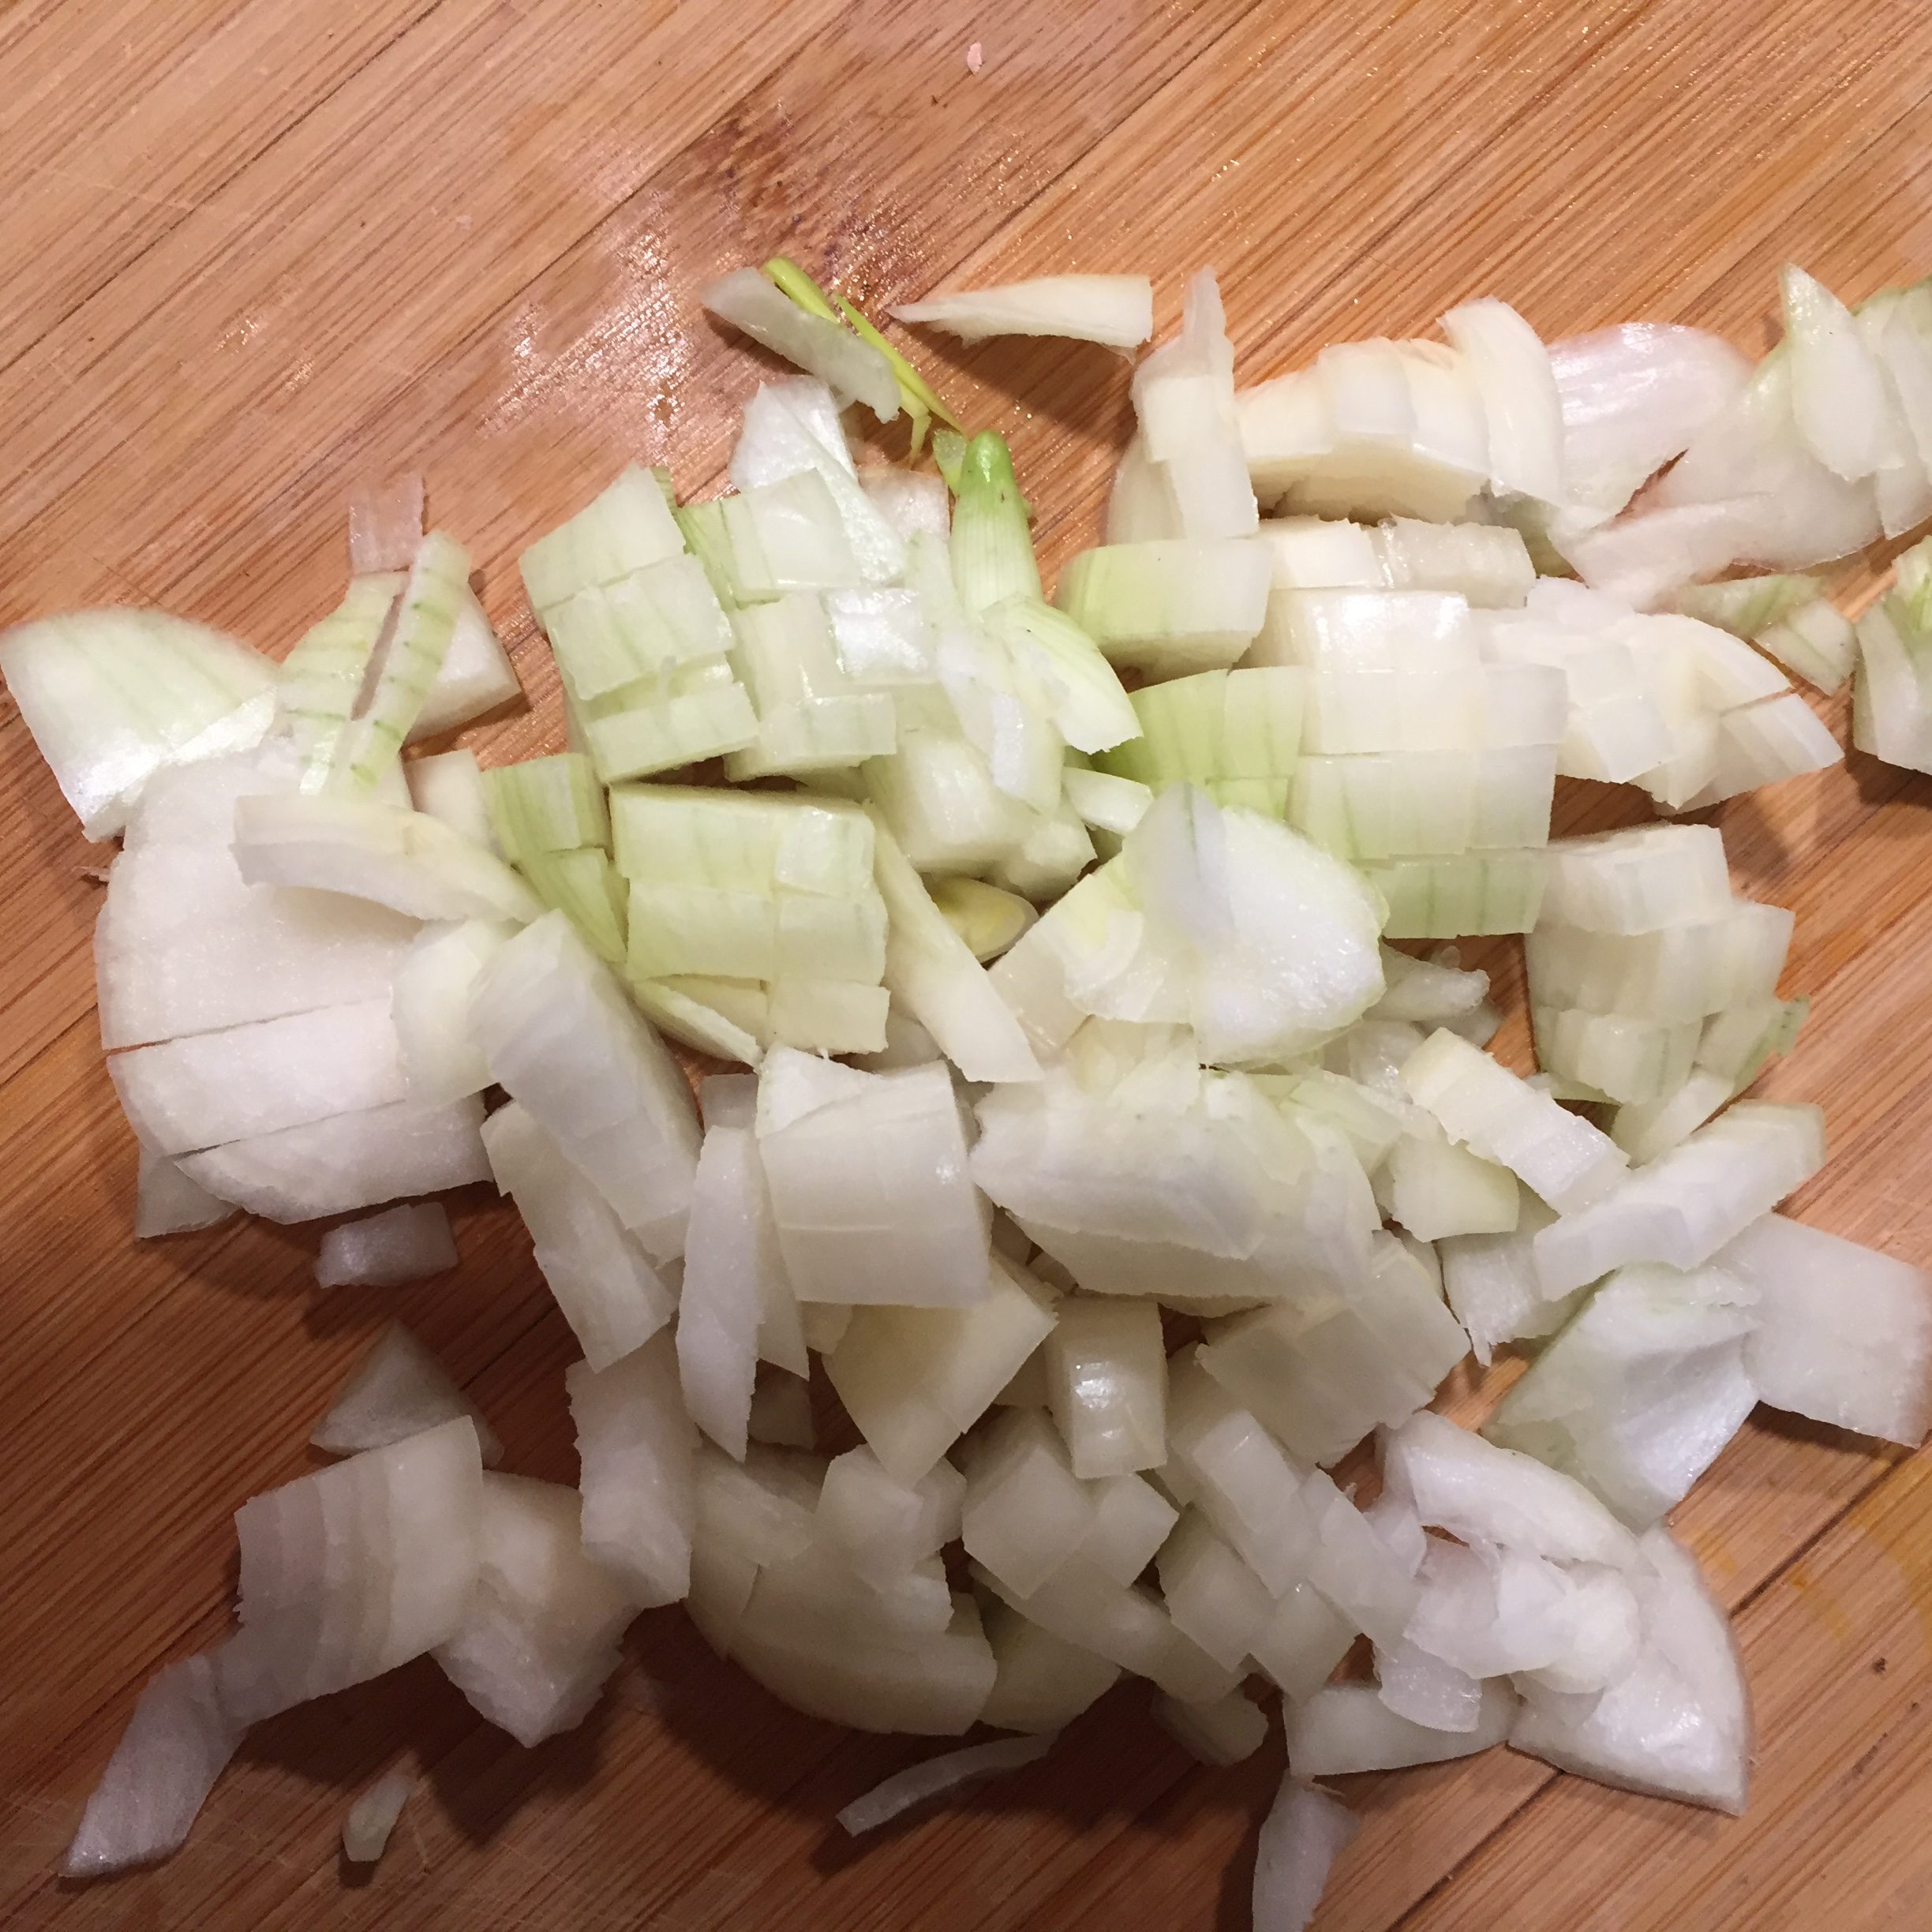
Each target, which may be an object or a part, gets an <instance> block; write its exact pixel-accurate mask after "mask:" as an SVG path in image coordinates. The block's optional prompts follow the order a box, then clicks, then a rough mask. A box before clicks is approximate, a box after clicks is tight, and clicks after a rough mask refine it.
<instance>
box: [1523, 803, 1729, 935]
mask: <svg viewBox="0 0 1932 1932" xmlns="http://www.w3.org/2000/svg"><path fill="white" fill-rule="evenodd" d="M1549 859H1550V878H1549V886H1548V893H1547V894H1546V897H1545V904H1544V923H1546V924H1548V925H1554V926H1578V927H1582V928H1584V929H1585V930H1586V931H1590V932H1604V933H1643V932H1656V931H1657V930H1661V928H1663V927H1667V926H1677V925H1682V924H1685V923H1688V922H1690V921H1692V920H1695V919H1717V918H1720V917H1722V916H1723V915H1724V914H1725V913H1726V912H1728V910H1729V909H1730V906H1731V875H1730V872H1729V870H1728V867H1726V865H1725V863H1724V839H1723V837H1722V835H1721V834H1720V833H1719V832H1718V829H1717V827H1716V826H1638V827H1637V828H1636V829H1634V830H1631V831H1628V832H1600V833H1591V834H1589V835H1588V836H1586V837H1581V838H1568V839H1554V840H1552V841H1551V843H1550V848H1549Z"/></svg>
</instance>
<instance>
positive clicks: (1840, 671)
mask: <svg viewBox="0 0 1932 1932" xmlns="http://www.w3.org/2000/svg"><path fill="white" fill-rule="evenodd" d="M1855 639H1856V633H1855V631H1854V630H1853V628H1852V620H1851V619H1850V618H1848V616H1845V614H1844V612H1842V611H1840V609H1839V608H1838V607H1837V605H1835V604H1833V602H1832V601H1831V600H1830V599H1829V597H1816V598H1814V599H1813V600H1812V601H1810V602H1809V603H1807V604H1803V605H1799V607H1798V608H1797V609H1795V610H1794V611H1792V612H1790V613H1789V615H1788V616H1784V617H1782V618H1780V620H1778V621H1777V622H1776V623H1769V624H1766V625H1765V627H1764V628H1763V629H1762V630H1761V631H1757V632H1755V633H1754V635H1753V636H1752V638H1751V642H1753V643H1754V644H1755V645H1756V646H1758V649H1759V650H1761V651H1764V652H1765V653H1768V654H1769V655H1770V656H1771V657H1775V658H1776V659H1777V661H1778V662H1779V663H1780V664H1781V665H1783V666H1784V668H1785V669H1786V670H1787V671H1788V672H1791V674H1792V676H1794V677H1801V678H1803V680H1804V681H1805V682H1806V683H1807V684H1809V685H1810V686H1812V687H1813V688H1814V689H1815V690H1818V691H1826V692H1830V691H1836V690H1837V688H1838V687H1839V686H1840V684H1842V683H1844V681H1845V680H1846V679H1847V678H1848V677H1849V676H1851V675H1852V658H1853V656H1854V655H1855V648H1856V646H1855Z"/></svg>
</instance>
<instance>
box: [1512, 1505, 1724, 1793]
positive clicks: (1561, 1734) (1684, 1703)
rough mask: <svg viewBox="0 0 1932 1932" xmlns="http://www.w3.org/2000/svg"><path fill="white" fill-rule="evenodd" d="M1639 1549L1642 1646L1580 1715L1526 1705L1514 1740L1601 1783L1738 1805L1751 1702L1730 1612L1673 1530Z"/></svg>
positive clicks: (1658, 1532) (1657, 1532)
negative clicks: (1727, 1615) (1713, 1593)
mask: <svg viewBox="0 0 1932 1932" xmlns="http://www.w3.org/2000/svg"><path fill="white" fill-rule="evenodd" d="M1642 1553H1643V1558H1644V1568H1643V1570H1642V1571H1639V1572H1638V1573H1637V1575H1638V1589H1639V1593H1640V1601H1641V1604H1642V1612H1643V1645H1642V1649H1641V1650H1640V1651H1639V1652H1638V1654H1637V1656H1636V1657H1635V1658H1634V1660H1633V1661H1632V1662H1631V1664H1629V1665H1628V1667H1627V1668H1626V1669H1625V1670H1624V1671H1623V1673H1622V1674H1621V1675H1620V1676H1618V1677H1617V1678H1616V1679H1614V1680H1613V1681H1612V1683H1610V1684H1609V1685H1608V1687H1606V1688H1605V1690H1604V1693H1603V1694H1602V1696H1601V1697H1600V1698H1596V1699H1595V1700H1594V1701H1593V1702H1592V1703H1591V1704H1590V1705H1589V1709H1588V1710H1587V1712H1586V1713H1584V1714H1583V1715H1582V1716H1581V1717H1563V1716H1561V1715H1559V1713H1558V1712H1557V1711H1556V1710H1555V1709H1552V1708H1551V1707H1550V1706H1549V1705H1545V1704H1541V1703H1538V1702H1527V1703H1525V1704H1523V1705H1521V1706H1519V1707H1518V1710H1517V1712H1516V1713H1515V1720H1514V1723H1513V1724H1512V1726H1511V1730H1510V1734H1509V1741H1510V1743H1511V1746H1512V1747H1514V1748H1515V1750H1522V1751H1527V1752H1529V1753H1530V1754H1532V1755H1533V1756H1534V1757H1537V1758H1546V1759H1548V1762H1550V1763H1552V1764H1553V1765H1557V1766H1558V1767H1559V1769H1563V1770H1565V1771H1574V1772H1576V1773H1578V1775H1580V1776H1582V1777H1589V1778H1595V1779H1597V1780H1598V1781H1599V1782H1600V1783H1602V1784H1614V1785H1617V1786H1620V1787H1621V1788H1623V1789H1625V1790H1627V1791H1640V1792H1651V1793H1653V1794H1654V1795H1657V1796H1658V1797H1663V1798H1681V1799H1685V1800H1687V1802H1689V1803H1692V1804H1706V1805H1710V1806H1713V1807H1715V1808H1716V1809H1717V1810H1722V1811H1730V1812H1733V1813H1735V1812H1741V1811H1742V1810H1743V1809H1744V1793H1745V1788H1746V1785H1747V1782H1748V1780H1749V1777H1750V1742H1751V1740H1750V1702H1749V1698H1748V1696H1747V1693H1746V1690H1745V1687H1744V1680H1743V1672H1742V1670H1741V1668H1740V1667H1739V1660H1738V1654H1737V1649H1736V1646H1735V1644H1734V1643H1733V1642H1732V1637H1731V1632H1730V1629H1729V1627H1728V1625H1727V1624H1726V1623H1725V1621H1724V1612H1722V1611H1721V1610H1720V1608H1718V1606H1717V1604H1715V1603H1714V1602H1713V1601H1712V1600H1711V1597H1710V1595H1709V1592H1708V1591H1707V1590H1706V1589H1705V1586H1704V1582H1703V1580H1702V1578H1701V1577H1699V1575H1698V1568H1697V1564H1696V1563H1695V1561H1694V1559H1692V1557H1691V1556H1690V1555H1689V1553H1688V1552H1687V1551H1685V1550H1683V1548H1680V1547H1679V1545H1678V1544H1676V1543H1675V1542H1673V1541H1672V1538H1671V1535H1670V1533H1669V1531H1668V1530H1667V1529H1664V1528H1663V1527H1662V1526H1659V1527H1657V1529H1653V1530H1651V1531H1650V1532H1649V1534H1648V1535H1647V1536H1646V1537H1645V1538H1644V1539H1643V1544H1642Z"/></svg>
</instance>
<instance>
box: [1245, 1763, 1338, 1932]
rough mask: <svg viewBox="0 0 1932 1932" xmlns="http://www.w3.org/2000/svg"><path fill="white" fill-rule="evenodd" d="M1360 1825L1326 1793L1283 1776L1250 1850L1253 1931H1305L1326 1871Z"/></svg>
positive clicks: (1317, 1904) (1325, 1884)
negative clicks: (1258, 1839) (1252, 1848)
mask: <svg viewBox="0 0 1932 1932" xmlns="http://www.w3.org/2000/svg"><path fill="white" fill-rule="evenodd" d="M1360 1829H1361V1825H1360V1823H1359V1822H1358V1821H1357V1818H1355V1816H1354V1814H1353V1813H1352V1812H1350V1810H1348V1808H1347V1807H1346V1806H1345V1805H1342V1804H1341V1803H1338V1802H1337V1800H1335V1799H1333V1798H1331V1797H1330V1796H1329V1795H1328V1794H1327V1792H1324V1791H1318V1790H1316V1788H1315V1787H1314V1786H1312V1785H1311V1784H1300V1783H1297V1781H1296V1780H1295V1779H1294V1777H1292V1776H1290V1777H1284V1778H1283V1779H1282V1784H1281V1789H1280V1791H1279V1792H1278V1793H1277V1794H1276V1795H1275V1803H1274V1804H1273V1805H1272V1807H1271V1808H1270V1809H1269V1811H1268V1814H1267V1817H1266V1818H1264V1819H1263V1820H1262V1822H1261V1839H1260V1844H1258V1845H1257V1846H1256V1849H1255V1875H1254V1902H1253V1926H1254V1932H1307V1928H1308V1926H1309V1923H1310V1922H1311V1921H1312V1919H1313V1918H1314V1916H1315V1911H1316V1907H1317V1906H1319V1905H1320V1903H1321V1896H1322V1893H1323V1891H1324V1889H1326V1887H1327V1883H1328V1874H1329V1872H1330V1871H1331V1870H1332V1868H1333V1866H1334V1865H1335V1860H1336V1859H1337V1858H1339V1856H1340V1855H1341V1854H1342V1851H1343V1850H1344V1849H1345V1848H1346V1846H1347V1844H1348V1843H1349V1841H1350V1840H1351V1839H1352V1838H1354V1836H1355V1834H1356V1833H1357V1831H1359V1830H1360Z"/></svg>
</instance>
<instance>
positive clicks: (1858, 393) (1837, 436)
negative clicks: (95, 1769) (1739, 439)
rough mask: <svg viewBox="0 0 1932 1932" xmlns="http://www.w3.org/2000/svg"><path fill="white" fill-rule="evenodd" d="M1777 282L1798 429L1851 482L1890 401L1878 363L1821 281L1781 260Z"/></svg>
mask: <svg viewBox="0 0 1932 1932" xmlns="http://www.w3.org/2000/svg"><path fill="white" fill-rule="evenodd" d="M1779 286H1780V291H1781V293H1782V294H1783V297H1784V356H1785V358H1786V360H1787V361H1788V363H1789V365H1790V368H1791V395H1792V417H1793V419H1794V421H1795V422H1796V423H1797V425H1798V433H1799V435H1800V436H1803V439H1804V440H1805V444H1806V447H1807V448H1809V449H1810V451H1811V453H1812V455H1814V456H1815V457H1817V458H1818V461H1819V462H1822V463H1823V464H1825V466H1826V467H1827V468H1828V469H1830V470H1833V471H1835V472H1836V473H1837V474H1838V475H1840V476H1841V477H1844V478H1845V480H1846V481H1848V482H1856V481H1858V480H1859V478H1860V477H1868V476H1870V475H1871V474H1873V473H1874V471H1875V470H1878V467H1879V466H1880V464H1881V460H1882V459H1883V455H1884V448H1885V427H1886V425H1887V422H1888V421H1889V419H1890V417H1891V415H1892V413H1893V401H1892V398H1891V395H1890V393H1889V390H1888V388H1887V386H1886V383H1885V374H1884V371H1883V369H1882V367H1881V365H1880V364H1879V363H1878V361H1877V359H1876V358H1874V356H1873V354H1872V352H1871V350H1870V349H1869V348H1868V347H1867V346H1866V343H1865V341H1864V339H1863V336H1862V335H1860V334H1859V327H1858V324H1857V322H1856V321H1855V320H1854V319H1853V316H1852V312H1851V310H1850V309H1847V308H1846V306H1845V305H1844V303H1843V302H1841V301H1839V299H1838V298H1837V296H1835V295H1834V294H1832V292H1831V291H1830V290H1829V289H1828V288H1826V287H1825V286H1824V285H1823V284H1822V283H1819V282H1817V281H1815V280H1814V279H1812V277H1811V276H1810V275H1807V274H1806V273H1805V271H1803V269H1802V268H1799V267H1798V266H1797V265H1796V264H1795V263H1792V262H1787V263H1786V264H1784V268H1783V270H1782V271H1781V272H1780V277H1779Z"/></svg>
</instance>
